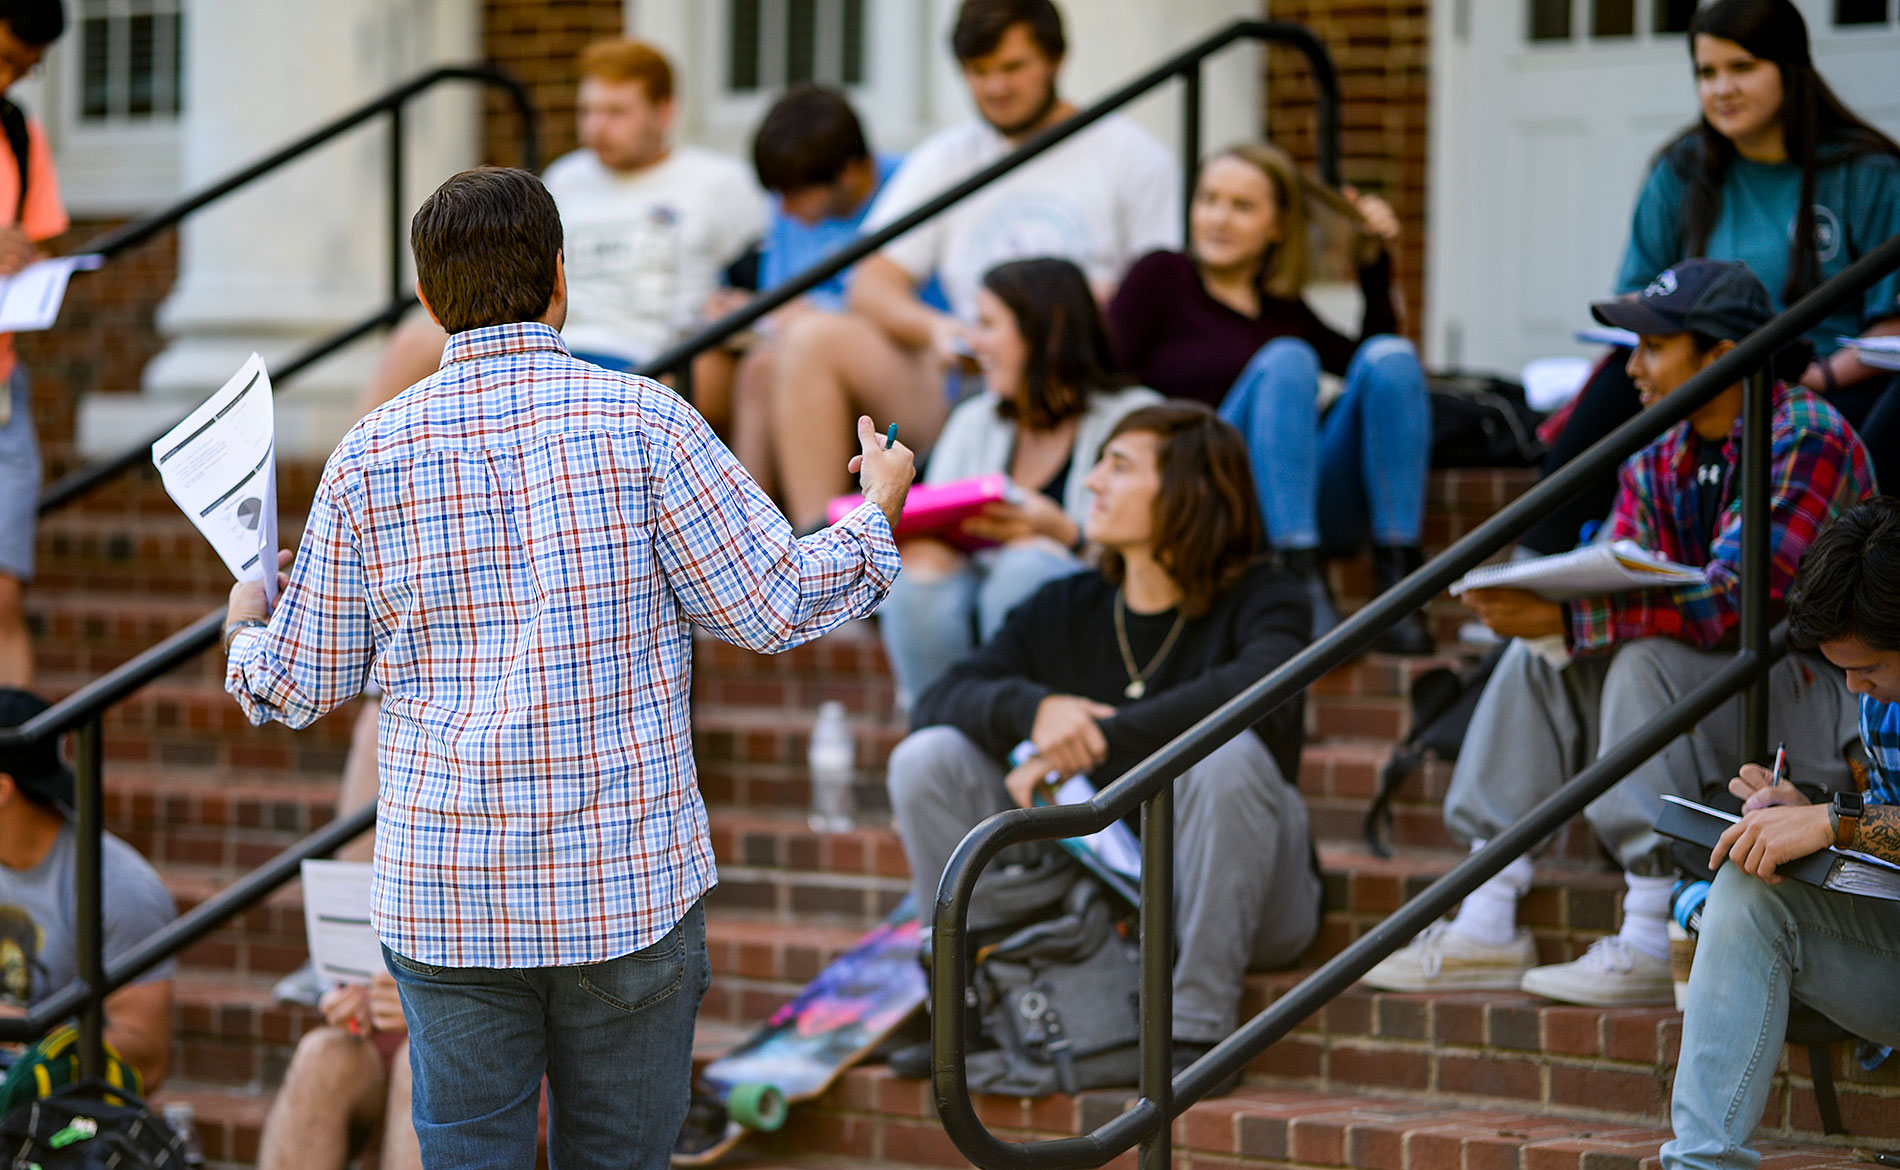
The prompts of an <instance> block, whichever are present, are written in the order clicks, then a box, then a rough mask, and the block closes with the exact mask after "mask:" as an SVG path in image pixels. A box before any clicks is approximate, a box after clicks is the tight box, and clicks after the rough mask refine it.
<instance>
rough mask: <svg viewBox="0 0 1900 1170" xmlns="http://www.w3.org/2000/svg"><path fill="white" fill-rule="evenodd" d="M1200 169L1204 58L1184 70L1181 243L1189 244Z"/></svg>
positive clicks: (1182, 94)
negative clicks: (1195, 185) (1195, 189)
mask: <svg viewBox="0 0 1900 1170" xmlns="http://www.w3.org/2000/svg"><path fill="white" fill-rule="evenodd" d="M1200 170H1201V58H1199V57H1196V58H1195V59H1194V62H1193V63H1192V64H1191V65H1189V66H1188V67H1187V68H1186V69H1183V70H1182V71H1181V242H1182V243H1183V244H1184V245H1185V244H1186V243H1187V242H1188V239H1189V235H1188V231H1189V228H1190V227H1191V226H1192V224H1191V223H1190V220H1191V219H1192V217H1193V209H1194V183H1195V180H1196V179H1197V178H1199V176H1200Z"/></svg>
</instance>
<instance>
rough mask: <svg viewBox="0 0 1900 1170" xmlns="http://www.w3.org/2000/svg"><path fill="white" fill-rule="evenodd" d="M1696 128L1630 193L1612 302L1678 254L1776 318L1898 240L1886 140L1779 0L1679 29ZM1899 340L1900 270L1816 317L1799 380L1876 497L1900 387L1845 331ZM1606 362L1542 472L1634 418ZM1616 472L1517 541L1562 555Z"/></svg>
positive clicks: (1883, 480) (1898, 460)
mask: <svg viewBox="0 0 1900 1170" xmlns="http://www.w3.org/2000/svg"><path fill="white" fill-rule="evenodd" d="M1689 51H1690V56H1691V59H1692V61H1693V63H1694V68H1695V79H1696V93H1697V97H1698V98H1699V99H1700V103H1701V107H1702V117H1701V119H1700V120H1699V121H1698V122H1697V123H1696V124H1695V125H1694V126H1692V127H1690V128H1689V129H1688V130H1686V131H1684V132H1683V133H1682V134H1681V135H1680V136H1678V137H1677V138H1676V139H1675V140H1674V141H1673V142H1671V143H1669V144H1668V145H1667V146H1665V147H1664V148H1663V149H1662V151H1661V152H1660V153H1659V154H1658V155H1657V158H1656V161H1655V164H1654V165H1653V166H1652V167H1651V169H1650V173H1649V177H1648V179H1647V181H1646V182H1645V184H1644V186H1643V191H1642V195H1641V196H1640V197H1639V198H1638V200H1637V204H1636V211H1635V214H1634V216H1633V217H1632V222H1631V225H1630V239H1629V247H1628V249H1627V251H1626V252H1625V253H1624V257H1623V265H1622V268H1621V269H1620V271H1619V272H1618V275H1617V282H1616V289H1617V291H1618V292H1619V293H1629V292H1637V291H1640V290H1641V289H1643V288H1644V287H1645V286H1647V285H1648V284H1649V282H1650V281H1652V280H1654V279H1655V278H1656V277H1657V275H1658V274H1660V273H1661V272H1663V271H1664V270H1665V269H1668V268H1669V267H1671V266H1672V265H1674V264H1675V263H1676V262H1677V261H1679V260H1683V259H1687V258H1689V257H1692V256H1706V257H1709V258H1710V259H1716V260H1740V261H1742V262H1744V263H1746V264H1747V265H1748V266H1749V268H1750V269H1752V270H1753V271H1754V272H1755V274H1756V275H1757V276H1759V277H1761V279H1762V283H1763V284H1765V285H1767V286H1768V292H1769V296H1770V298H1771V300H1772V301H1773V303H1774V307H1775V310H1776V311H1777V312H1779V311H1781V310H1783V309H1785V308H1787V307H1788V306H1789V305H1791V304H1793V303H1794V302H1795V301H1797V300H1799V299H1800V298H1801V296H1802V295H1803V294H1805V293H1806V292H1808V291H1809V290H1811V289H1813V288H1814V287H1815V286H1816V285H1818V284H1820V283H1821V282H1822V281H1824V280H1826V279H1827V278H1829V277H1831V276H1833V275H1834V274H1835V273H1837V272H1839V271H1841V270H1842V269H1843V268H1846V267H1847V266H1848V265H1850V264H1852V263H1853V262H1854V261H1856V260H1858V259H1860V257H1861V256H1862V255H1864V254H1865V253H1866V252H1868V251H1870V250H1872V249H1873V248H1874V247H1875V246H1877V245H1879V244H1880V243H1882V242H1884V241H1885V240H1887V239H1888V238H1889V237H1890V236H1892V235H1894V234H1895V233H1896V232H1900V145H1896V144H1895V143H1894V141H1893V140H1892V139H1890V138H1888V137H1887V136H1886V135H1885V134H1882V133H1881V132H1880V131H1879V130H1876V129H1874V128H1873V127H1872V126H1870V125H1868V124H1867V123H1866V122H1865V121H1863V120H1862V119H1861V118H1859V117H1858V116H1856V115H1855V114H1854V112H1853V111H1852V110H1849V109H1848V108H1847V106H1846V105H1844V104H1843V103H1842V102H1841V100H1840V99H1839V98H1838V97H1836V96H1835V95H1834V92H1833V91H1832V90H1831V89H1829V88H1828V85H1827V82H1826V81H1824V80H1823V79H1822V78H1821V75H1820V74H1819V73H1818V72H1817V71H1816V70H1815V68H1814V61H1813V58H1812V56H1811V54H1810V53H1809V48H1808V29H1807V25H1806V23H1805V22H1804V21H1803V20H1802V18H1801V13H1800V12H1799V11H1798V10H1797V9H1796V8H1795V6H1794V4H1793V3H1791V0H1716V3H1713V4H1709V5H1705V6H1704V7H1703V8H1702V9H1701V10H1700V11H1698V12H1697V13H1696V14H1695V18H1694V20H1693V21H1692V22H1691V23H1690V26H1689ZM1895 333H1900V273H1896V274H1891V275H1889V276H1887V277H1886V278H1885V279H1883V280H1880V281H1877V282H1876V283H1875V284H1874V285H1873V287H1872V288H1870V289H1868V290H1867V292H1866V294H1865V295H1864V296H1863V297H1862V298H1861V300H1860V301H1858V302H1855V303H1851V304H1848V305H1845V306H1843V307H1842V308H1841V309H1840V310H1839V311H1838V312H1836V313H1835V314H1834V316H1832V317H1830V318H1828V319H1827V320H1826V321H1824V322H1822V323H1821V325H1820V326H1819V327H1818V328H1816V329H1815V330H1814V331H1813V332H1812V333H1810V334H1809V335H1808V337H1809V340H1810V341H1812V342H1813V343H1814V348H1815V351H1816V353H1817V355H1818V356H1817V358H1816V360H1815V362H1814V364H1813V365H1812V366H1810V367H1809V368H1808V370H1807V372H1806V374H1805V375H1803V377H1802V378H1801V384H1802V385H1804V386H1806V387H1807V388H1808V389H1810V390H1813V391H1815V392H1816V393H1819V394H1824V395H1826V396H1827V398H1828V400H1829V401H1830V402H1831V403H1832V404H1833V405H1834V407H1835V408H1836V409H1837V410H1839V411H1840V412H1841V414H1842V416H1843V417H1845V418H1846V419H1847V421H1848V422H1850V423H1852V424H1853V426H1854V429H1855V430H1856V431H1858V432H1859V433H1860V436H1861V439H1862V441H1864V442H1865V443H1866V444H1867V449H1868V452H1869V453H1870V454H1871V455H1872V456H1873V461H1874V475H1875V478H1876V479H1877V480H1878V481H1879V482H1880V484H1881V485H1882V486H1883V487H1884V488H1888V489H1889V490H1891V489H1892V488H1893V486H1894V485H1895V484H1900V392H1896V391H1895V390H1894V389H1893V387H1894V386H1895V385H1896V383H1900V379H1896V377H1895V376H1894V375H1893V374H1892V373H1891V372H1888V371H1883V370H1878V369H1875V368H1873V367H1870V366H1867V365H1865V364H1864V363H1862V362H1861V361H1860V359H1859V358H1858V357H1857V356H1856V355H1855V354H1854V353H1853V351H1852V350H1850V349H1844V348H1842V347H1841V345H1840V341H1839V339H1840V338H1841V337H1843V336H1846V337H1853V336H1870V335H1877V334H1895ZM1627 356H1628V355H1627V354H1626V353H1624V354H1619V355H1617V356H1616V357H1614V358H1613V359H1611V360H1609V361H1607V362H1606V363H1605V364H1604V365H1603V366H1602V367H1601V368H1600V370H1599V372H1598V373H1597V375H1596V376H1595V377H1593V378H1592V379H1591V381H1590V384H1589V385H1587V386H1586V387H1585V388H1584V390H1583V395H1582V397H1581V398H1580V400H1579V401H1578V403H1577V408H1576V412H1575V414H1574V415H1573V416H1572V417H1571V420H1570V423H1569V424H1568V425H1567V426H1566V427H1565V428H1564V431H1563V433H1562V434H1561V435H1560V436H1559V437H1558V439H1557V441H1556V443H1555V444H1553V446H1552V449H1551V452H1550V455H1549V456H1548V457H1547V458H1546V459H1545V462H1544V471H1545V473H1546V474H1548V473H1549V472H1551V471H1554V470H1556V469H1557V468H1558V467H1560V466H1562V465H1563V464H1564V463H1566V462H1568V461H1569V460H1570V459H1572V458H1574V457H1575V456H1576V455H1577V454H1578V453H1579V452H1581V451H1583V450H1584V449H1585V448H1587V447H1589V446H1590V445H1591V444H1593V443H1595V442H1596V441H1597V440H1598V439H1601V438H1602V437H1603V436H1605V435H1607V434H1609V433H1610V431H1612V430H1614V429H1615V428H1616V427H1617V426H1618V425H1620V424H1621V423H1623V422H1624V421H1626V420H1628V419H1630V418H1632V417H1634V416H1635V415H1636V413H1637V411H1638V410H1639V409H1641V406H1640V403H1639V402H1638V401H1637V396H1636V390H1635V387H1634V386H1633V385H1631V383H1630V381H1629V378H1628V377H1627V376H1626V375H1625V374H1624V373H1623V366H1624V360H1623V359H1624V358H1625V357H1627ZM1615 489H1616V477H1615V476H1614V475H1607V476H1605V477H1604V478H1603V480H1602V481H1601V483H1600V484H1598V485H1597V487H1596V488H1595V490H1589V491H1585V492H1581V493H1579V494H1578V496H1577V497H1575V498H1574V499H1573V500H1572V501H1571V503H1570V504H1568V505H1567V506H1566V507H1564V508H1561V509H1558V510H1557V511H1555V512H1553V513H1552V514H1551V515H1550V516H1548V517H1546V518H1545V519H1544V520H1543V521H1541V522H1540V523H1539V524H1538V525H1537V527H1535V528H1533V529H1532V530H1531V531H1530V532H1528V533H1526V534H1525V536H1524V544H1526V545H1527V546H1529V547H1530V548H1532V549H1535V550H1537V551H1538V552H1545V553H1555V552H1564V551H1567V550H1568V549H1570V548H1571V547H1572V546H1574V545H1575V544H1576V543H1577V538H1578V532H1579V530H1580V529H1581V527H1582V526H1583V525H1584V524H1585V523H1586V522H1588V521H1591V520H1600V519H1602V518H1603V516H1604V515H1606V514H1607V513H1608V511H1609V503H1610V499H1611V497H1612V496H1613V495H1614V494H1615Z"/></svg>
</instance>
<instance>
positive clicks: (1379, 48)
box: [1265, 0, 1431, 338]
mask: <svg viewBox="0 0 1900 1170" xmlns="http://www.w3.org/2000/svg"><path fill="white" fill-rule="evenodd" d="M1265 8H1266V12H1267V15H1268V16H1270V17H1272V18H1273V19H1275V20H1291V21H1297V22H1299V23H1301V24H1304V25H1306V26H1307V27H1308V28H1310V29H1312V30H1313V32H1314V33H1316V34H1317V35H1318V36H1319V37H1320V39H1321V40H1323V41H1325V43H1326V46H1327V49H1328V50H1329V51H1330V52H1331V54H1332V57H1333V63H1334V66H1335V67H1336V68H1337V70H1338V73H1339V83H1340V170H1341V176H1342V178H1343V179H1344V180H1345V181H1346V182H1348V183H1351V184H1354V185H1356V186H1358V187H1360V188H1361V189H1363V190H1367V191H1375V192H1377V193H1379V194H1380V195H1383V196H1384V197H1385V198H1386V199H1387V200H1388V201H1390V202H1391V204H1392V206H1393V209H1394V210H1395V211H1397V212H1398V214H1399V219H1400V222H1401V223H1402V224H1403V227H1404V234H1403V235H1402V236H1401V237H1400V240H1399V243H1398V246H1397V247H1396V248H1395V249H1394V252H1395V255H1394V257H1393V259H1394V262H1395V266H1396V273H1395V274H1396V277H1397V280H1398V286H1399V289H1400V290H1401V292H1402V295H1403V297H1404V301H1405V305H1406V309H1405V313H1404V327H1405V332H1406V333H1407V334H1408V335H1409V336H1412V337H1414V338H1416V337H1417V336H1418V333H1419V329H1420V328H1421V327H1422V325H1423V323H1424V271H1425V263H1426V256H1425V207H1426V169H1425V144H1426V130H1427V126H1428V121H1427V119H1428V116H1429V106H1430V100H1429V99H1430V87H1429V85H1428V81H1427V68H1428V66H1429V65H1430V62H1431V46H1430V29H1431V21H1430V17H1429V14H1428V10H1427V3H1426V0H1266V4H1265ZM1266 68H1267V85H1266V97H1267V110H1266V122H1267V134H1268V137H1270V138H1271V139H1272V140H1273V141H1274V142H1276V143H1278V144H1280V145H1281V146H1283V147H1285V148H1287V149H1288V150H1289V151H1291V152H1292V153H1293V155H1294V157H1295V158H1297V159H1300V160H1301V161H1303V162H1306V163H1307V164H1309V165H1312V164H1313V163H1314V162H1315V161H1316V160H1317V157H1318V154H1317V147H1316V145H1315V144H1316V124H1315V120H1314V116H1313V107H1314V92H1315V91H1314V87H1313V83H1312V77H1311V73H1310V70H1309V69H1308V67H1307V64H1306V59H1305V57H1303V56H1302V55H1301V54H1299V53H1297V52H1295V51H1293V50H1291V49H1285V48H1279V47H1276V48H1273V49H1270V50H1268V52H1267V66H1266Z"/></svg>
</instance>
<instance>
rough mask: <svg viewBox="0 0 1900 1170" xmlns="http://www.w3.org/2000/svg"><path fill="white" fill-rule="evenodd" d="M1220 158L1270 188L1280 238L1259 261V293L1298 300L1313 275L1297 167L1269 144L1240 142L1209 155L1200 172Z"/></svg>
mask: <svg viewBox="0 0 1900 1170" xmlns="http://www.w3.org/2000/svg"><path fill="white" fill-rule="evenodd" d="M1221 158H1231V159H1237V160H1239V161H1240V162H1244V163H1246V164H1247V165H1248V166H1251V167H1253V168H1254V169H1255V170H1257V171H1259V172H1260V173H1261V174H1263V175H1265V176H1266V177H1267V185H1268V186H1269V187H1271V188H1273V204H1274V208H1275V209H1276V210H1277V211H1278V212H1279V220H1280V238H1279V239H1278V240H1276V241H1274V242H1273V243H1271V244H1269V245H1267V254H1266V255H1265V256H1263V257H1261V260H1260V291H1262V292H1264V293H1266V294H1267V295H1268V296H1272V297H1279V298H1281V299H1284V300H1292V299H1294V298H1296V297H1298V296H1299V295H1300V291H1301V290H1302V289H1304V288H1305V287H1306V282H1307V280H1308V279H1309V278H1310V277H1311V275H1312V262H1311V258H1310V256H1309V254H1308V252H1309V246H1308V240H1307V236H1308V233H1309V228H1308V220H1307V208H1306V189H1305V183H1304V180H1302V179H1301V177H1300V166H1299V164H1298V163H1296V162H1294V161H1293V156H1292V155H1290V154H1288V153H1287V152H1286V151H1284V150H1281V149H1280V148H1279V147H1277V146H1274V145H1272V144H1270V143H1265V142H1242V143H1237V144H1236V145H1233V146H1230V147H1228V148H1227V149H1225V150H1223V151H1221V152H1220V153H1218V154H1212V155H1209V156H1208V158H1207V161H1206V162H1203V163H1202V164H1201V169H1202V170H1206V169H1207V164H1208V163H1211V162H1213V161H1214V160H1215V159H1221Z"/></svg>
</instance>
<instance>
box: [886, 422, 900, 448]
mask: <svg viewBox="0 0 1900 1170" xmlns="http://www.w3.org/2000/svg"><path fill="white" fill-rule="evenodd" d="M895 442H897V424H896V423H892V424H891V429H890V430H888V431H885V432H884V449H885V450H886V451H888V450H890V449H891V444H892V443H895Z"/></svg>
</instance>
